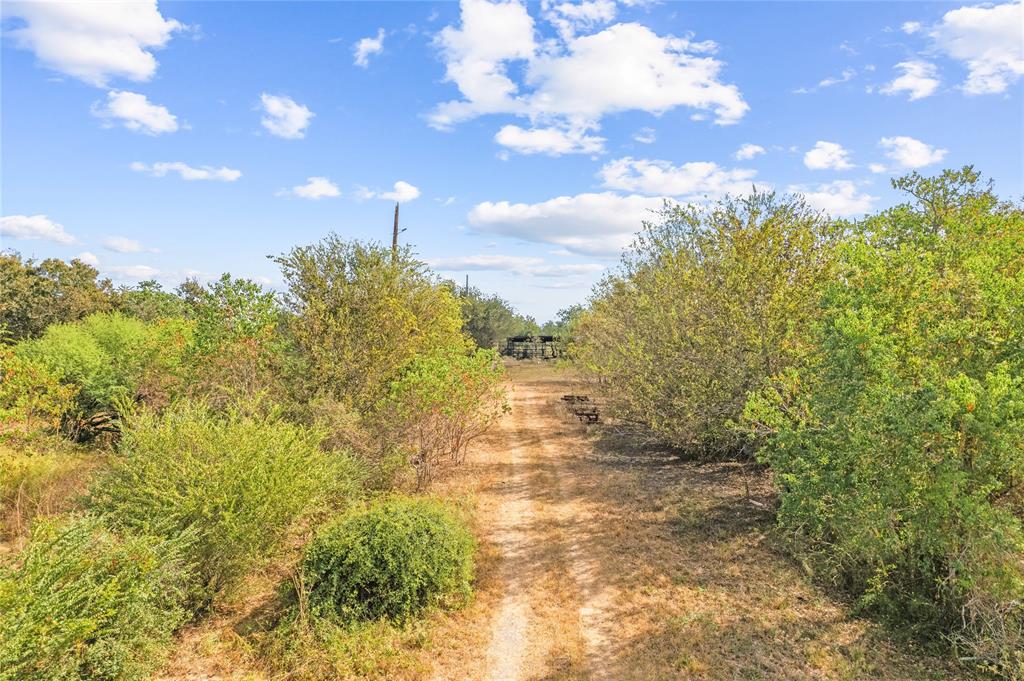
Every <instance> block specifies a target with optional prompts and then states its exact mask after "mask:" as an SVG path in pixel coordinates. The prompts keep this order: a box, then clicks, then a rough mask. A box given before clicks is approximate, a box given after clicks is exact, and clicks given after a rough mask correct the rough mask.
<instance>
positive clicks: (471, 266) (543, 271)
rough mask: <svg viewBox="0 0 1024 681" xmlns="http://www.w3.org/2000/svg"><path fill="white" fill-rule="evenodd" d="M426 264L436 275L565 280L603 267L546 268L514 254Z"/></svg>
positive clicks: (567, 265)
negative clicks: (494, 274)
mask: <svg viewBox="0 0 1024 681" xmlns="http://www.w3.org/2000/svg"><path fill="white" fill-rule="evenodd" d="M426 262H427V264H428V265H430V266H431V267H432V268H433V269H435V270H437V271H439V272H467V271H469V272H472V271H488V272H513V273H515V274H521V275H524V276H529V277H568V276H576V275H580V274H594V273H596V272H600V271H601V270H603V269H604V267H605V266H604V265H601V264H599V263H563V264H559V265H549V264H547V263H546V262H545V261H544V260H543V259H542V258H535V257H528V256H517V255H467V256H454V257H448V258H428V259H427V261H426Z"/></svg>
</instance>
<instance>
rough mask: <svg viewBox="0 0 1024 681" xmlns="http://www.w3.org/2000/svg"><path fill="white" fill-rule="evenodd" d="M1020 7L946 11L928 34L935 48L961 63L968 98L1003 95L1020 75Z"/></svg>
mask: <svg viewBox="0 0 1024 681" xmlns="http://www.w3.org/2000/svg"><path fill="white" fill-rule="evenodd" d="M1021 26H1024V5H1022V3H1020V2H1009V3H1006V4H1002V5H995V6H985V5H980V6H977V7H961V8H960V9H955V10H951V11H949V12H946V14H945V15H944V16H943V17H942V21H941V22H940V23H939V24H938V25H937V26H935V28H934V29H933V30H932V31H931V33H930V36H931V38H932V40H933V41H934V43H935V45H936V47H938V48H939V49H940V50H942V51H943V52H945V53H946V54H947V55H949V56H950V57H952V58H953V59H956V60H958V61H961V62H963V64H964V65H965V66H966V67H967V79H966V80H965V81H964V83H963V85H962V88H963V91H964V92H965V93H967V94H969V95H985V94H997V93H1000V92H1005V91H1006V89H1007V87H1009V85H1010V84H1011V83H1014V82H1016V81H1017V79H1019V78H1020V76H1021V75H1022V74H1024V38H1022V36H1021Z"/></svg>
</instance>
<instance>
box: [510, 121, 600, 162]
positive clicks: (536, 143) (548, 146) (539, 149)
mask: <svg viewBox="0 0 1024 681" xmlns="http://www.w3.org/2000/svg"><path fill="white" fill-rule="evenodd" d="M494 141H495V142H497V143H498V144H500V145H501V146H503V147H506V148H508V149H511V150H512V151H517V152H519V153H520V154H547V155H548V156H561V155H562V154H599V153H601V152H603V151H604V142H605V139H604V138H603V137H595V136H591V135H587V134H586V133H585V131H584V130H579V129H577V130H572V129H568V130H566V129H560V128H556V127H550V128H530V129H529V130H524V129H523V128H520V127H519V126H518V125H506V126H505V127H503V128H502V129H501V130H499V131H498V132H497V134H496V135H495V136H494Z"/></svg>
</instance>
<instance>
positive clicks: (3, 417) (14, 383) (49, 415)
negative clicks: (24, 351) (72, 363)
mask: <svg viewBox="0 0 1024 681" xmlns="http://www.w3.org/2000/svg"><path fill="white" fill-rule="evenodd" d="M77 390H78V389H77V387H76V386H73V385H66V384H64V383H62V382H61V380H60V377H59V376H58V375H57V374H56V373H55V372H54V371H51V370H50V369H49V368H48V367H47V366H46V365H45V364H43V363H42V362H40V361H38V360H34V359H30V358H27V357H21V356H19V355H18V354H17V353H15V352H14V349H13V348H11V347H10V346H0V434H7V433H9V432H11V431H15V430H17V431H20V432H21V434H22V435H25V436H31V435H32V434H33V433H35V432H37V431H40V430H50V431H56V430H57V428H59V427H60V422H61V418H62V417H63V416H64V414H66V413H68V412H69V411H70V410H71V409H72V407H73V406H74V403H75V394H76V393H77Z"/></svg>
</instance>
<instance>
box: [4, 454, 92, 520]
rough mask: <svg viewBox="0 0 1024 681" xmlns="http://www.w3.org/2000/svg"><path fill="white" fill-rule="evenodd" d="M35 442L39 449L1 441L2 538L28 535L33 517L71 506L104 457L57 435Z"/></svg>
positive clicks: (57, 511) (67, 508)
mask: <svg viewBox="0 0 1024 681" xmlns="http://www.w3.org/2000/svg"><path fill="white" fill-rule="evenodd" d="M43 443H45V445H46V446H45V448H44V447H41V446H38V445H41V444H43ZM33 444H34V445H37V447H33V449H35V450H36V451H32V450H24V451H22V450H16V449H13V448H11V447H8V446H7V445H6V444H0V538H5V539H12V538H18V537H21V536H24V535H25V534H26V533H27V530H28V527H29V524H30V523H31V522H32V520H33V519H35V518H37V517H45V516H52V515H57V514H58V513H63V512H65V511H68V510H69V509H71V508H72V507H73V505H74V504H75V502H76V500H77V498H78V497H79V496H80V495H81V494H82V493H83V492H85V490H86V488H87V487H88V481H89V478H90V477H91V475H92V473H93V471H94V470H95V468H96V465H97V461H98V460H101V459H102V457H98V456H96V455H95V454H94V453H92V452H89V453H84V452H80V451H76V450H75V449H74V448H73V447H74V446H73V445H71V443H68V442H67V441H66V440H60V439H58V438H57V437H56V436H51V437H49V438H47V439H45V440H41V441H39V440H37V441H35V442H34V443H33Z"/></svg>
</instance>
